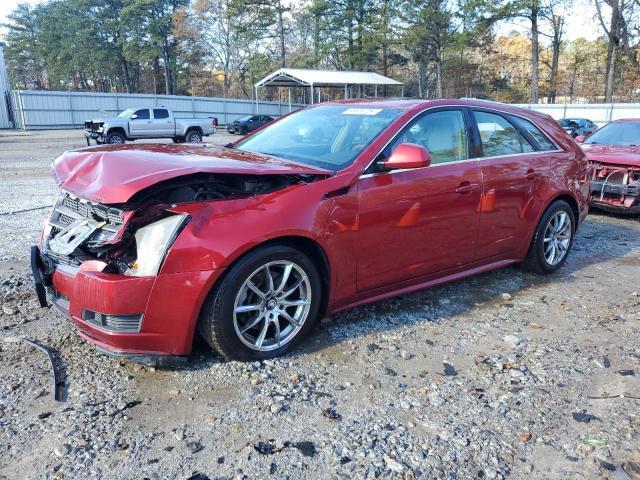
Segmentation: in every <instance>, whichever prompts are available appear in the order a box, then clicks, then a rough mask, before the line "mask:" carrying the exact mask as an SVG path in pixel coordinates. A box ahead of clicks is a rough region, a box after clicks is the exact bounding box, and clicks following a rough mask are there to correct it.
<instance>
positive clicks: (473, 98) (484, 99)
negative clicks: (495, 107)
mask: <svg viewBox="0 0 640 480" xmlns="http://www.w3.org/2000/svg"><path fill="white" fill-rule="evenodd" d="M460 100H473V101H474V102H487V103H502V102H497V101H495V100H488V99H486V98H475V97H460Z"/></svg>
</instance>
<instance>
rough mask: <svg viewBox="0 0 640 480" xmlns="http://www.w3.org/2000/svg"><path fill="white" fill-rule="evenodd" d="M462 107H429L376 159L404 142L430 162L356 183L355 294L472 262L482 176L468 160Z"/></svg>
mask: <svg viewBox="0 0 640 480" xmlns="http://www.w3.org/2000/svg"><path fill="white" fill-rule="evenodd" d="M467 132H468V118H467V115H466V114H465V111H464V109H461V108H460V109H457V108H442V109H432V110H428V111H426V112H425V113H423V114H421V115H420V116H419V117H417V118H416V119H414V120H413V121H412V122H410V123H409V124H408V125H407V126H406V127H405V128H404V129H403V130H402V131H401V132H400V133H399V134H398V135H397V136H396V137H395V139H394V140H393V141H392V142H390V144H389V145H388V146H387V147H386V148H385V149H384V150H383V152H382V153H381V154H380V155H379V156H378V158H377V159H376V162H378V161H381V160H383V159H384V158H387V157H388V156H389V155H390V154H391V153H392V152H393V149H394V148H395V147H396V146H397V145H399V144H401V143H406V142H408V143H416V144H419V145H422V146H424V147H425V148H427V150H428V151H429V153H430V154H431V157H432V164H431V165H430V166H429V167H425V168H416V169H411V170H396V171H387V172H379V171H376V163H375V162H374V164H373V165H372V166H370V168H369V169H368V170H367V172H366V173H365V175H363V176H362V177H361V178H360V179H359V180H358V183H357V189H358V211H359V220H358V229H357V238H356V247H357V248H356V251H357V256H358V258H357V289H358V291H366V290H370V289H373V288H377V287H382V286H385V285H389V284H393V283H397V282H402V281H405V280H411V279H417V278H419V277H422V276H424V275H428V274H432V273H436V272H439V271H443V270H446V269H450V268H454V267H460V266H462V265H464V264H465V263H468V262H470V261H472V259H473V258H474V248H475V242H476V229H477V224H478V211H477V207H478V202H479V199H480V193H481V189H482V186H481V177H480V169H479V167H478V161H477V160H473V159H470V158H469V157H470V155H469V151H470V145H469V140H468V135H467Z"/></svg>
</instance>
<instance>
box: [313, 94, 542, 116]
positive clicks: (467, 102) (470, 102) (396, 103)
mask: <svg viewBox="0 0 640 480" xmlns="http://www.w3.org/2000/svg"><path fill="white" fill-rule="evenodd" d="M320 105H353V106H361V107H368V108H371V107H377V108H396V109H400V110H406V111H410V110H414V109H418V108H420V109H422V108H426V107H445V106H463V107H478V108H488V109H496V110H499V111H502V112H505V113H513V114H515V115H522V114H523V113H526V115H527V116H529V117H536V118H550V117H549V115H547V114H545V113H542V112H537V111H535V110H531V109H528V108H522V107H516V106H514V105H509V104H507V103H500V102H494V101H491V100H481V99H475V98H442V99H437V100H425V99H421V98H413V99H407V98H370V99H351V100H337V101H333V102H323V103H321V104H316V105H311V106H312V107H317V106H320Z"/></svg>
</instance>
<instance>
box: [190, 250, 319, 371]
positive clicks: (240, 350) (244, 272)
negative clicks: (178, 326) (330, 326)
mask: <svg viewBox="0 0 640 480" xmlns="http://www.w3.org/2000/svg"><path fill="white" fill-rule="evenodd" d="M278 261H285V262H293V263H295V264H296V265H297V266H298V267H300V268H301V269H302V270H303V271H304V273H305V274H306V275H307V278H308V280H309V285H310V289H311V303H310V308H309V310H308V313H307V316H306V318H305V319H304V323H302V326H301V327H300V329H299V330H298V331H297V333H295V334H294V335H292V337H291V339H290V340H289V341H288V343H286V344H284V345H282V346H281V347H279V348H274V349H273V350H269V351H261V350H255V349H251V348H249V347H248V346H247V345H245V344H244V343H243V341H242V340H240V337H239V333H238V332H237V331H236V329H235V326H234V309H235V302H236V297H237V296H238V294H239V293H240V290H241V289H242V287H243V285H244V284H245V281H247V280H248V279H249V278H254V277H252V275H254V274H255V272H256V271H258V270H259V269H260V268H261V267H262V266H264V265H266V264H268V263H270V262H278ZM276 283H277V282H276ZM321 298H322V282H321V280H320V276H319V273H318V269H317V268H316V265H315V264H314V262H313V261H312V260H311V259H310V258H309V257H308V256H307V255H306V254H304V253H302V252H300V251H299V250H296V249H294V248H291V247H288V246H286V245H269V246H265V247H262V248H258V249H256V250H254V251H251V252H249V253H248V254H246V255H245V256H244V257H242V258H241V259H240V260H239V261H238V262H236V263H235V264H234V265H233V266H232V267H231V268H230V269H229V270H228V271H227V272H226V274H225V276H224V278H223V279H222V281H220V282H219V284H218V285H216V286H215V287H214V288H213V290H212V291H211V292H210V293H209V296H208V298H207V300H206V301H205V304H204V306H203V307H202V311H201V312H200V318H199V320H198V331H199V333H200V335H201V336H202V337H203V338H204V339H205V341H206V342H207V343H208V344H209V345H210V346H211V347H212V348H213V349H214V350H215V351H216V352H218V353H219V354H220V355H222V356H224V357H225V358H227V359H229V360H241V361H253V360H265V359H269V358H274V357H277V356H280V355H282V354H284V353H285V352H287V351H289V350H290V349H291V348H293V347H294V346H295V345H297V344H298V343H299V342H300V341H301V340H302V339H303V338H304V337H305V336H306V335H307V334H308V332H309V331H310V330H311V329H312V328H313V325H314V323H315V322H316V319H317V316H318V310H319V308H320V301H321Z"/></svg>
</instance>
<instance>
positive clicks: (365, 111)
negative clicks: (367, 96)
mask: <svg viewBox="0 0 640 480" xmlns="http://www.w3.org/2000/svg"><path fill="white" fill-rule="evenodd" d="M381 111H382V109H381V108H348V109H346V110H345V111H344V112H342V115H369V116H373V115H377V114H379V113H380V112H381Z"/></svg>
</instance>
